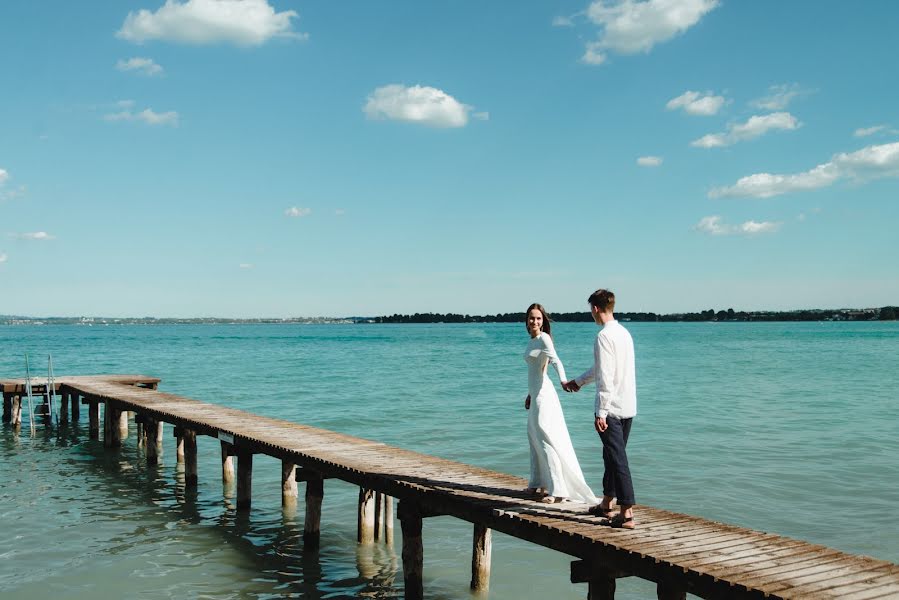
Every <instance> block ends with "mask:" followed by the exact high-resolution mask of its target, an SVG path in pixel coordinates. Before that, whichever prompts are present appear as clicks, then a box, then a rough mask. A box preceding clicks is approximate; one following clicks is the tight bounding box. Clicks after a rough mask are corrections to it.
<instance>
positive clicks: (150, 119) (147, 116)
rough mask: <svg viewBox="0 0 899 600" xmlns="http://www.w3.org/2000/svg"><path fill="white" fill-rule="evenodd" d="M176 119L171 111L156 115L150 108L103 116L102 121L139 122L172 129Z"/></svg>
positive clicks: (176, 124)
mask: <svg viewBox="0 0 899 600" xmlns="http://www.w3.org/2000/svg"><path fill="white" fill-rule="evenodd" d="M178 118H179V117H178V113H177V112H175V111H173V110H170V111H168V112H163V113H158V112H156V111H154V110H153V109H152V108H145V109H144V110H142V111H140V112H133V111H131V110H123V111H119V112H116V113H109V114H107V115H103V119H104V120H106V121H112V122H116V121H141V122H143V123H146V124H147V125H171V126H173V127H177V126H178Z"/></svg>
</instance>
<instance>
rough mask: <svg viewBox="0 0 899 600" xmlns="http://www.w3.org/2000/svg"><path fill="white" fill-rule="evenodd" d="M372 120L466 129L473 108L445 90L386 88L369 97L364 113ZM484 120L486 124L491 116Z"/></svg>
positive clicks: (394, 85)
mask: <svg viewBox="0 0 899 600" xmlns="http://www.w3.org/2000/svg"><path fill="white" fill-rule="evenodd" d="M362 110H363V111H364V112H365V115H366V116H367V117H368V118H369V119H388V120H391V121H406V122H409V123H420V124H422V125H429V126H431V127H464V126H465V125H466V124H468V116H469V113H470V112H471V110H472V107H471V106H468V105H467V104H462V103H461V102H459V101H458V100H456V99H455V98H453V97H452V96H450V95H449V94H447V93H446V92H444V91H443V90H438V89H437V88H432V87H427V86H421V85H414V86H412V87H406V86H404V85H401V84H391V85H385V86H383V87H379V88H377V89H376V90H375V91H374V92H372V93H371V94H370V95H369V96H368V100H367V101H366V103H365V106H364V107H363V109H362ZM479 114H482V115H484V116H483V117H478V118H481V119H482V120H486V117H487V116H489V115H488V114H487V113H479Z"/></svg>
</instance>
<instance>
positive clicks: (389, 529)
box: [384, 494, 393, 546]
mask: <svg viewBox="0 0 899 600" xmlns="http://www.w3.org/2000/svg"><path fill="white" fill-rule="evenodd" d="M384 543H385V544H387V545H388V546H392V545H393V496H388V495H387V494H384Z"/></svg>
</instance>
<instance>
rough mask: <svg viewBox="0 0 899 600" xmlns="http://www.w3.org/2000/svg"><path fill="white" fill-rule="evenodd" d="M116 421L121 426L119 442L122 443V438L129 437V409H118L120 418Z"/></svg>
mask: <svg viewBox="0 0 899 600" xmlns="http://www.w3.org/2000/svg"><path fill="white" fill-rule="evenodd" d="M116 422H117V423H118V427H119V442H120V443H121V440H127V439H128V411H127V410H120V411H118V420H117V421H116Z"/></svg>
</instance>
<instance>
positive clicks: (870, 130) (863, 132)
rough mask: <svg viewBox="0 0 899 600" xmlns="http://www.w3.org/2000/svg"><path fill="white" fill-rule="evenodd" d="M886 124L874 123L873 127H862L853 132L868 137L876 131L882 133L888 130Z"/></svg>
mask: <svg viewBox="0 0 899 600" xmlns="http://www.w3.org/2000/svg"><path fill="white" fill-rule="evenodd" d="M886 128H887V126H886V125H874V126H873V127H861V128H859V129H856V130H855V132H854V133H853V134H852V135H854V136H855V137H868V136H869V135H874V134H875V133H880V132H881V131H884V130H886Z"/></svg>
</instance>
